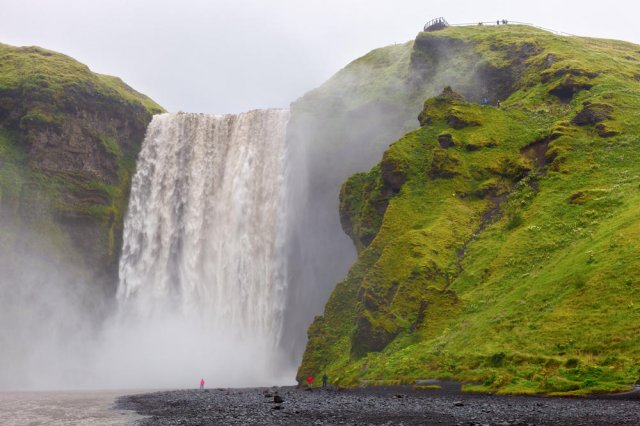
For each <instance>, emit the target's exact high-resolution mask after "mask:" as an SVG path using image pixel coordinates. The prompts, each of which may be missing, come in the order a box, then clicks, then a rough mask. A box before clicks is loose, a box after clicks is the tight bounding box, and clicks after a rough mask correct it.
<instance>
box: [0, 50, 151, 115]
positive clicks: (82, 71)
mask: <svg viewBox="0 0 640 426" xmlns="http://www.w3.org/2000/svg"><path fill="white" fill-rule="evenodd" d="M16 90H20V91H22V92H23V93H25V95H28V96H29V97H42V98H48V99H51V100H57V99H60V98H61V97H63V96H64V93H65V91H74V90H80V91H85V92H92V93H95V94H97V95H102V96H104V97H107V98H120V99H123V100H126V101H127V102H130V103H140V104H142V105H143V106H144V108H145V109H146V110H147V111H148V112H149V113H150V114H158V113H161V112H164V109H163V108H162V107H161V106H160V105H158V104H157V103H155V102H154V101H153V100H151V99H150V98H148V97H147V96H145V95H143V94H141V93H139V92H136V91H135V90H134V89H132V88H131V87H129V86H127V85H126V84H125V83H124V82H123V81H122V80H121V79H120V78H118V77H113V76H109V75H103V74H97V73H94V72H92V71H91V70H90V69H89V67H87V66H86V65H84V64H81V63H80V62H78V61H76V60H75V59H73V58H71V57H69V56H66V55H63V54H61V53H56V52H53V51H50V50H46V49H43V48H40V47H35V46H29V47H14V46H10V45H7V44H2V43H0V94H1V93H3V92H8V91H16Z"/></svg>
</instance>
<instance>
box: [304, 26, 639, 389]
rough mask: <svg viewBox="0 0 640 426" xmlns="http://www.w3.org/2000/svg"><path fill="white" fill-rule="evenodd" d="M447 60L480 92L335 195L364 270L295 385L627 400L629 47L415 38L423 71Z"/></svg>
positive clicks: (633, 220)
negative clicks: (433, 384) (426, 384)
mask: <svg viewBox="0 0 640 426" xmlns="http://www.w3.org/2000/svg"><path fill="white" fill-rule="evenodd" d="M443 46H453V48H455V49H458V52H459V53H460V55H459V57H458V60H460V61H466V62H465V63H466V64H467V66H468V64H469V63H470V62H474V61H475V62H474V63H475V64H476V66H477V67H480V68H481V67H485V69H487V70H488V72H485V73H482V72H481V73H479V74H477V75H479V76H483V77H484V78H483V79H479V78H476V84H477V85H478V90H477V91H476V92H475V93H474V92H473V90H472V88H471V89H470V88H469V87H465V86H464V84H465V83H460V86H461V87H462V89H460V87H456V85H453V90H449V89H446V90H444V91H443V93H442V94H441V95H440V96H437V97H433V98H429V99H427V101H426V102H425V103H424V108H423V110H422V112H420V115H419V120H420V123H421V127H420V128H419V129H417V130H415V131H412V132H410V133H408V134H406V135H405V136H403V137H402V138H401V139H399V140H398V141H397V142H395V143H394V144H392V145H391V146H390V147H389V148H388V150H387V151H386V152H385V153H384V156H383V158H382V161H381V162H380V163H379V164H378V165H377V166H376V167H374V168H373V169H372V170H371V171H369V172H367V173H359V174H356V175H354V176H352V177H351V178H350V179H349V180H348V181H347V182H346V183H345V184H344V186H343V188H342V192H341V197H340V210H341V221H342V224H343V228H344V229H345V231H346V232H347V233H348V234H349V235H350V236H351V237H352V239H353V240H354V243H355V245H356V247H357V248H358V259H357V261H356V262H355V264H354V265H353V267H352V268H351V270H350V271H349V273H348V275H347V277H346V278H345V279H344V280H343V281H341V282H340V283H338V285H337V287H336V288H335V290H334V292H333V294H332V295H331V298H330V300H329V301H328V303H327V304H326V306H325V311H324V314H323V315H322V316H319V317H317V318H316V319H315V321H314V322H313V324H312V325H311V326H310V328H309V342H308V345H307V348H306V351H305V354H304V358H303V361H302V364H301V366H300V369H299V372H298V379H299V380H302V379H303V378H304V377H306V376H307V375H308V374H313V375H319V374H322V372H324V371H326V372H327V373H328V375H329V377H330V378H331V380H332V381H334V382H335V383H337V384H340V385H347V386H349V385H356V384H358V383H360V381H361V380H373V381H381V383H382V382H384V381H387V382H388V381H395V382H404V383H411V382H412V381H413V380H416V379H428V378H450V379H455V380H461V381H465V382H468V383H470V384H469V385H467V388H468V389H470V390H477V391H489V392H502V393H545V394H584V393H594V392H608V391H616V390H622V389H627V388H628V387H629V386H630V385H632V384H633V383H635V382H636V381H637V380H638V379H639V378H640V376H639V374H640V373H639V371H638V362H639V361H640V355H638V348H640V340H639V339H640V337H639V336H640V334H639V333H638V331H639V327H640V326H639V325H638V324H640V278H639V276H640V161H639V160H640V46H637V45H633V44H630V43H625V42H618V41H610V40H598V39H589V38H578V37H575V38H569V37H561V36H555V35H552V34H549V33H546V32H543V31H540V30H536V29H533V28H530V27H522V26H500V27H465V28H449V29H446V30H444V31H441V32H437V33H428V34H427V33H422V34H420V35H419V36H418V38H417V39H416V41H415V43H414V52H413V53H412V55H413V57H414V58H419V59H420V60H421V61H423V63H424V64H426V66H433V65H432V64H434V63H435V64H437V63H438V61H439V58H440V56H442V55H446V54H447V53H446V52H447V50H446V49H444V50H443ZM443 52H445V53H443ZM430 64H431V65H430ZM453 72H457V71H455V70H454V71H453ZM487 81H489V83H487ZM491 81H493V83H491ZM469 84H471V82H470V83H469ZM498 91H502V92H501V93H500V94H499V95H496V93H497V92H498ZM456 92H466V93H467V94H469V93H471V95H470V96H469V95H468V96H467V98H466V100H465V99H464V98H463V97H461V96H460V95H458V94H457V93H456ZM482 96H487V97H489V98H492V101H495V99H496V98H497V97H498V96H499V97H500V98H502V99H503V102H502V108H496V107H495V106H482V105H479V103H478V98H479V97H482Z"/></svg>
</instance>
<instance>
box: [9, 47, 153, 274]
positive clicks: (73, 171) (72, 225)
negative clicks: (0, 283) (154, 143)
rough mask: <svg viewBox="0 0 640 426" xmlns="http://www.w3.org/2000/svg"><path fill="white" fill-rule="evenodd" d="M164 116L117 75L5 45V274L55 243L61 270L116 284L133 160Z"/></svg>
mask: <svg viewBox="0 0 640 426" xmlns="http://www.w3.org/2000/svg"><path fill="white" fill-rule="evenodd" d="M159 112H163V109H162V108H161V107H160V106H159V105H157V104H156V103H155V102H153V101H152V100H151V99H149V98H148V97H146V96H144V95H142V94H140V93H138V92H136V91H135V90H133V89H132V88H130V87H129V86H127V85H126V84H124V83H123V82H122V81H121V80H120V79H119V78H116V77H111V76H106V75H101V74H96V73H93V72H91V70H89V68H88V67H87V66H85V65H83V64H81V63H79V62H77V61H76V60H74V59H72V58H70V57H68V56H65V55H62V54H59V53H55V52H52V51H49V50H45V49H42V48H39V47H13V46H9V45H5V44H0V225H2V226H1V227H0V256H2V258H3V262H1V265H2V266H3V272H5V276H7V274H10V272H15V271H9V270H10V269H11V268H15V266H16V265H18V264H20V258H21V257H23V256H30V255H32V256H36V255H37V253H38V250H39V248H41V247H40V246H42V247H44V246H46V247H51V246H52V245H53V247H55V249H53V252H55V255H56V256H58V257H61V258H64V259H65V261H64V262H63V263H65V264H69V265H73V266H74V267H77V268H78V269H86V270H87V271H88V274H89V275H88V277H89V278H88V279H89V280H95V281H96V284H104V285H107V286H108V285H110V284H113V282H114V281H113V280H114V279H115V277H116V275H115V274H116V273H117V269H116V268H117V258H118V251H119V248H120V238H121V233H122V222H123V217H124V212H125V210H126V203H127V201H128V191H129V186H130V180H131V175H132V173H133V171H134V168H135V159H136V157H137V154H138V151H139V148H140V145H141V143H142V140H143V138H144V133H145V131H146V126H147V124H148V123H149V121H150V120H151V117H152V115H153V114H156V113H159ZM26 235H30V237H28V238H27V237H25V236H26ZM34 235H39V237H33V236H34ZM38 239H40V240H41V242H42V244H40V242H38ZM26 240H28V241H29V242H28V243H26V242H25V241H26ZM23 243H24V244H23ZM20 247H21V248H20ZM19 248H20V249H19ZM47 250H48V251H49V252H51V251H52V249H50V248H49V249H47ZM47 256H48V254H47Z"/></svg>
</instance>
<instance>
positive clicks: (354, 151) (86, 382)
mask: <svg viewBox="0 0 640 426" xmlns="http://www.w3.org/2000/svg"><path fill="white" fill-rule="evenodd" d="M1 1H2V6H1V7H2V10H3V18H4V19H3V25H2V27H1V28H0V42H3V43H9V44H14V45H39V46H42V47H45V48H48V49H51V50H56V51H60V52H62V53H65V54H68V55H70V56H72V57H74V58H76V59H78V60H79V61H81V62H83V63H85V64H87V65H89V66H90V67H91V68H92V69H93V70H94V71H97V72H102V73H107V74H112V75H117V76H119V77H121V78H123V80H124V81H125V82H126V83H128V84H129V85H131V86H132V87H133V88H135V89H136V90H138V91H140V92H142V93H145V94H146V95H148V96H150V97H151V98H153V99H154V100H155V101H157V102H159V103H160V104H161V105H162V106H164V107H165V108H167V109H168V110H170V111H178V110H184V111H192V112H205V113H235V112H240V111H246V110H253V109H256V108H266V107H288V106H289V104H290V103H291V102H292V101H294V100H296V99H297V98H299V97H300V96H302V95H303V94H304V93H306V92H307V91H309V90H310V89H313V88H314V87H317V86H319V85H320V84H321V83H322V82H323V81H325V80H326V79H327V78H328V77H330V76H331V75H332V74H334V73H335V72H336V71H337V70H338V69H340V68H342V67H343V66H345V65H346V64H347V63H348V62H350V61H352V60H353V59H355V58H357V57H359V56H361V55H362V54H364V53H366V52H367V51H369V50H371V49H373V48H377V47H381V46H384V45H389V44H394V43H404V42H406V41H408V40H412V39H413V38H414V37H415V35H416V33H418V32H419V31H420V29H421V28H422V26H423V24H424V22H426V21H427V20H429V19H431V18H433V17H437V16H444V17H446V18H447V19H448V20H449V22H451V23H456V22H477V21H480V20H483V21H484V20H495V19H498V18H506V19H510V20H519V21H525V22H531V23H534V24H537V25H540V26H542V27H547V28H552V29H557V30H561V31H565V32H568V33H574V34H585V35H590V36H598V37H608V38H619V39H626V40H629V41H635V42H640V35H639V34H638V33H637V30H636V27H635V23H633V22H632V19H633V18H634V16H635V14H634V13H633V12H634V11H635V12H637V11H639V9H640V8H639V7H638V6H637V5H635V3H632V2H630V1H629V2H625V1H612V2H608V3H606V5H605V4H604V3H598V4H597V5H596V4H594V5H588V4H587V3H585V2H578V1H570V2H563V3H561V4H560V3H559V2H551V1H546V0H544V1H539V2H537V3H536V5H535V8H534V9H530V8H525V7H523V6H522V5H520V3H516V2H506V1H505V2H501V1H487V2H482V3H478V2H475V1H458V2H447V1H428V2H425V1H398V2H393V3H391V2H379V3H375V2H367V1H361V0H358V1H353V2H349V3H348V4H345V3H343V2H338V1H335V0H331V1H320V0H313V1H308V2H294V1H280V2H269V3H266V2H251V1H246V0H243V1H231V0H228V1H212V2H206V1H195V0H193V1H184V2H168V1H154V2H151V1H148V0H144V1H137V2H135V3H134V2H125V1H121V0H117V1H114V0H112V1H103V0H100V1H93V2H86V1H73V0H66V1H51V2H37V1H32V0H1ZM405 59H406V58H405ZM407 62H408V60H407ZM475 65H476V64H470V69H474V67H475ZM445 68H446V67H445ZM369 71H370V70H362V72H363V73H365V74H367V73H368V72H369ZM466 71H467V70H465V71H461V74H462V76H460V77H459V76H457V75H454V74H451V73H449V72H440V71H439V70H438V71H437V72H436V73H435V76H431V77H432V83H431V85H425V86H424V87H421V88H420V90H419V91H415V92H414V91H413V90H412V89H414V88H413V87H403V88H402V90H406V93H403V95H402V96H406V97H405V98H402V99H399V100H398V104H397V105H392V104H385V103H382V102H380V103H378V101H379V99H369V98H367V97H366V96H367V95H366V93H365V94H362V96H361V99H355V100H354V99H353V98H348V99H347V98H340V97H339V96H336V99H337V100H338V101H340V102H342V105H341V106H340V107H339V108H336V109H335V110H333V109H332V110H330V111H327V112H324V113H323V114H325V115H324V116H323V115H322V114H318V113H317V111H315V110H313V109H311V111H313V113H314V114H315V115H314V116H312V117H306V116H305V115H304V114H301V115H299V116H298V122H297V123H294V126H292V129H293V132H294V133H292V135H293V136H291V135H289V137H288V143H290V144H294V143H296V145H295V151H294V152H292V153H291V152H290V153H289V155H290V157H289V160H290V162H291V164H292V165H289V166H290V167H291V168H290V170H288V172H289V173H290V175H289V178H290V181H289V182H288V184H289V185H291V187H290V189H291V192H292V195H293V196H292V199H291V200H289V205H288V208H289V212H296V213H297V216H294V215H292V216H291V218H290V219H291V223H290V224H289V225H290V226H291V228H292V229H291V230H290V231H289V232H290V233H291V234H292V235H289V236H288V237H289V240H288V243H289V245H288V246H287V250H289V251H290V253H289V255H290V256H291V257H292V258H293V259H294V260H295V261H296V262H295V264H294V265H293V266H292V267H290V269H289V271H288V272H289V273H291V274H292V275H293V276H294V278H295V279H294V281H293V283H294V284H295V286H296V287H293V288H292V289H289V291H288V294H287V296H288V297H289V299H288V303H289V304H290V306H289V310H288V311H286V310H285V311H286V312H285V313H284V314H283V315H284V324H283V325H282V328H283V330H284V333H285V335H286V338H285V348H284V349H285V354H284V355H282V357H284V358H286V359H287V360H288V361H290V365H288V366H287V367H290V369H289V370H287V369H284V368H283V369H281V370H277V371H268V372H267V373H268V374H265V375H264V376H263V375H261V374H260V371H256V370H255V368H254V369H247V370H246V371H241V370H242V367H243V366H247V365H252V364H256V362H255V361H256V359H257V360H259V361H260V362H259V363H257V365H259V366H264V365H268V364H269V362H270V361H271V360H272V359H278V358H280V357H281V354H279V353H277V352H275V353H266V352H265V351H267V350H268V349H265V348H268V342H263V341H260V338H257V339H256V341H254V342H251V344H247V342H246V341H243V340H239V339H236V338H234V336H233V335H232V334H233V333H222V332H221V333H215V332H214V333H211V332H209V331H208V330H205V329H204V328H202V323H201V321H197V320H194V319H193V318H186V319H185V318H183V317H180V316H179V315H175V316H174V315H165V316H163V317H161V318H156V320H155V321H148V322H145V323H144V324H138V323H137V322H135V321H132V322H130V323H123V322H122V321H124V320H123V319H122V318H117V320H116V321H112V322H106V324H107V326H106V327H104V328H103V327H101V324H105V322H104V319H105V318H106V317H108V313H107V312H109V309H108V308H109V307H110V306H104V305H108V304H109V303H108V302H105V299H106V298H105V297H104V295H102V294H96V293H95V292H94V288H93V287H92V286H91V285H90V284H89V283H87V282H86V281H85V280H83V272H82V271H75V270H73V268H70V267H69V265H67V264H65V263H64V261H63V260H59V259H56V258H55V256H54V257H53V258H52V257H50V255H49V253H47V252H46V250H45V251H43V253H36V254H35V255H34V253H33V252H29V251H28V250H26V251H25V252H24V253H23V254H24V256H21V255H20V253H17V255H16V257H15V258H12V259H0V273H2V272H3V268H4V270H12V271H27V272H28V273H26V274H20V275H15V276H10V277H9V278H7V276H8V275H3V277H4V278H3V279H4V282H3V284H5V285H4V286H0V292H2V293H0V325H2V328H0V347H2V348H3V352H2V353H1V354H0V361H2V362H3V363H4V364H5V366H6V365H9V364H8V362H10V363H11V368H0V387H5V388H38V389H43V388H60V387H75V388H77V387H99V388H106V387H165V386H184V387H188V386H195V385H196V384H197V380H199V378H200V377H201V376H205V377H206V380H208V381H210V380H211V379H209V378H215V379H214V380H213V381H210V383H211V382H212V383H214V384H215V385H216V386H257V385H270V384H273V383H274V382H280V383H284V382H287V381H291V380H292V379H293V374H294V373H293V370H294V369H295V366H296V365H295V363H296V362H298V361H299V357H300V355H301V351H302V349H303V347H304V344H305V340H304V339H305V332H306V327H307V325H308V322H309V321H310V320H311V319H312V315H313V314H316V313H320V312H321V311H322V308H323V304H324V301H325V300H326V298H327V297H328V295H329V293H330V291H331V289H332V288H333V287H334V285H335V284H336V282H337V281H339V280H340V279H341V277H343V276H344V274H345V273H346V271H347V269H348V267H349V266H350V264H351V262H352V261H353V259H354V257H355V252H354V248H353V245H352V243H351V241H350V240H349V238H348V237H347V236H346V235H345V234H344V233H343V232H342V229H341V228H340V221H339V216H338V192H339V188H340V185H341V184H342V183H343V182H344V180H345V179H346V178H347V177H348V176H349V175H351V174H352V173H354V172H357V171H364V170H367V169H368V168H369V167H371V166H372V165H373V164H374V163H375V162H376V161H377V160H378V159H379V158H380V155H381V153H382V152H383V151H384V149H385V148H386V146H388V144H389V143H391V142H393V140H395V138H397V137H398V136H400V135H401V134H403V133H404V132H406V131H407V130H410V129H411V128H413V127H415V126H417V121H416V119H415V117H416V115H417V111H418V107H419V105H420V104H421V102H422V101H423V100H424V97H421V96H423V95H425V96H426V95H434V94H437V93H438V92H439V91H440V90H442V87H443V85H445V84H451V85H453V86H454V88H457V89H458V88H459V87H456V85H458V84H464V81H462V80H461V79H464V78H474V76H473V75H471V74H470V73H467V74H466V77H465V75H464V74H465V72H466ZM407 72H408V71H407ZM396 77H397V81H396V83H397V85H398V87H400V86H401V85H402V84H403V83H402V82H404V81H405V79H406V77H407V75H398V76H394V78H396ZM357 83H358V82H357V81H353V82H349V83H348V84H347V82H345V81H341V82H340V85H353V86H357ZM340 85H338V86H340ZM468 86H471V85H468ZM473 86H481V84H478V82H477V81H475V80H474V84H473ZM461 87H462V88H463V89H464V87H465V86H461ZM389 90H395V88H390V89H389ZM463 93H464V90H463ZM464 94H465V95H468V94H469V93H464ZM472 95H474V94H472ZM414 96H415V98H414ZM310 100H311V102H310V104H309V105H311V106H313V101H314V99H313V97H311V98H310ZM320 101H323V100H320ZM355 101H358V102H362V104H367V106H366V108H362V109H361V110H358V109H357V108H352V105H349V104H350V103H352V102H355ZM304 102H305V101H304V100H302V101H301V103H302V104H304ZM347 113H352V115H351V116H349V115H348V114H347ZM312 115H313V114H312ZM343 120H344V121H343ZM347 120H352V121H350V122H349V123H350V124H351V126H346V125H345V122H346V121H347ZM371 123H373V124H371ZM295 126H298V127H295ZM412 126H413V127H412ZM290 130H291V129H290ZM294 138H296V139H295V140H293V139H294ZM232 195H235V193H234V194H232ZM17 232H19V234H20V236H21V237H23V236H24V237H25V238H27V237H28V238H36V237H32V236H31V233H32V231H31V230H19V231H17ZM196 234H197V232H196ZM0 236H1V235H0ZM0 242H2V241H1V240H0ZM172 272H175V271H172ZM196 296H197V295H196ZM240 296H241V295H240ZM125 320H126V318H125ZM8 325H14V326H8ZM123 330H126V332H125V333H123ZM205 335H206V336H207V337H206V338H203V336H205ZM221 347H222V348H226V347H234V348H235V349H234V351H232V352H229V351H220V348H221ZM287 351H288V353H287ZM214 352H215V353H218V354H220V355H219V357H218V358H215V359H212V357H211V356H210V354H211V353H214ZM186 360H188V361H186ZM252 367H255V365H252ZM230 371H235V372H237V371H240V372H241V373H240V374H232V373H230Z"/></svg>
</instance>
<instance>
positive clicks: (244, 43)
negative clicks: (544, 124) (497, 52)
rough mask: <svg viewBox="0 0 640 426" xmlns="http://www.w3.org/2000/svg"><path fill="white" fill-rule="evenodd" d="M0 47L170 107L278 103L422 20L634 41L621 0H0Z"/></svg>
mask: <svg viewBox="0 0 640 426" xmlns="http://www.w3.org/2000/svg"><path fill="white" fill-rule="evenodd" d="M0 8H1V10H2V18H3V19H2V26H0V42H2V43H8V44H13V45H38V46H41V47H45V48H48V49H51V50H56V51H60V52H62V53H65V54H67V55H70V56H72V57H74V58H76V59H78V60H79V61H80V62H83V63H85V64H87V65H89V67H90V68H91V69H92V70H94V71H96V72H100V73H106V74H112V75H117V76H119V77H121V78H122V79H123V80H124V81H125V82H126V83H128V84H129V85H131V86H132V87H134V88H135V89H136V90H138V91H140V92H142V93H144V94H146V95H148V96H150V97H151V98H152V99H154V100H155V101H157V102H158V103H160V104H161V105H162V106H164V107H165V108H167V109H168V110H169V111H173V112H176V111H179V110H182V111H188V112H205V113H237V112H241V111H248V110H251V109H255V108H269V107H284V108H286V107H288V105H289V103H290V102H292V101H293V100H295V99H297V98H298V97H300V96H302V95H303V94H304V93H305V92H307V91H308V90H311V89H313V88H314V87H316V86H318V85H320V84H321V83H322V82H323V81H325V80H326V79H327V78H328V77H330V76H331V75H332V74H333V73H335V72H336V71H337V70H338V69H340V68H342V67H343V66H344V65H346V64H347V63H348V62H350V61H351V60H353V59H355V58H356V57H359V56H361V55H363V54H365V53H366V52H368V51H369V50H371V49H374V48H377V47H381V46H385V45H389V44H393V43H404V42H406V41H409V40H412V39H413V38H415V35H416V34H417V33H418V32H419V31H420V29H421V28H422V26H423V25H424V23H425V22H426V21H428V20H429V19H432V18H434V17H438V16H444V17H445V18H446V19H447V20H448V21H449V22H450V23H466V22H478V21H492V20H496V19H502V18H505V19H510V20H515V21H522V22H530V23H533V24H536V25H539V26H541V27H545V28H551V29H554V30H558V31H564V32H567V33H571V34H576V35H587V36H591V37H604V38H616V39H622V40H627V41H632V42H635V43H640V32H638V30H637V24H636V22H635V17H636V16H638V12H640V6H639V5H638V2H635V1H632V0H612V1H608V2H595V1H578V0H569V1H563V2H558V1H552V0H540V1H537V2H535V3H531V2H513V1H504V0H502V1H501V0H488V1H483V2H477V1H473V0H464V1H462V0H459V1H448V0H447V1H445V0H430V1H420V0H398V1H394V2H383V1H365V0H354V1H349V2H344V1H338V0H310V1H304V2H300V1H294V0H276V1H269V2H259V1H255V0H214V1H204V0H185V1H180V2H176V1H167V0H158V1H151V0H136V1H125V0H95V1H83V0H56V1H37V0H2V1H0Z"/></svg>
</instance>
